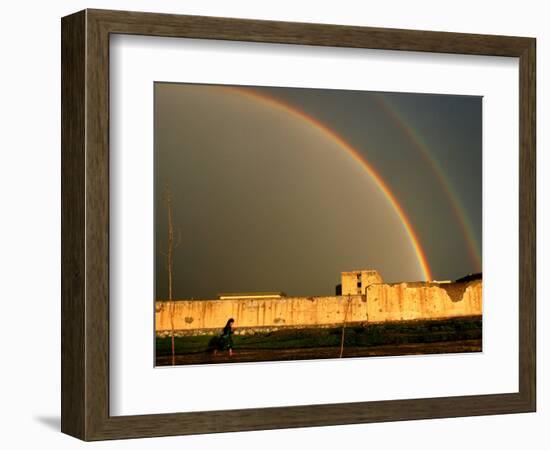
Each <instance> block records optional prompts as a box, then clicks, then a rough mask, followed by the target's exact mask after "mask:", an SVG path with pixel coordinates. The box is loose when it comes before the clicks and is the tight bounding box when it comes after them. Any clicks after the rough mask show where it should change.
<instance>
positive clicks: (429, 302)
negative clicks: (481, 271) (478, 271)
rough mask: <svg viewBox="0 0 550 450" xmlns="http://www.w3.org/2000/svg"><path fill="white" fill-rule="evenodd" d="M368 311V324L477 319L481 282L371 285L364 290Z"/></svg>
mask: <svg viewBox="0 0 550 450" xmlns="http://www.w3.org/2000/svg"><path fill="white" fill-rule="evenodd" d="M367 309H368V321H369V322H387V321H396V320H416V319H438V318H448V317H461V316H477V315H481V313H482V282H481V280H476V281H470V282H467V283H448V284H436V283H399V284H374V285H371V286H369V287H368V289H367Z"/></svg>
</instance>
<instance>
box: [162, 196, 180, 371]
mask: <svg viewBox="0 0 550 450" xmlns="http://www.w3.org/2000/svg"><path fill="white" fill-rule="evenodd" d="M164 203H165V204H166V210H167V212H168V242H167V249H166V253H163V254H164V256H166V269H167V271H168V299H167V300H168V308H169V310H168V314H169V315H170V329H171V333H170V335H171V338H172V365H173V366H174V365H175V364H176V344H175V330H174V315H175V312H176V304H175V302H174V301H173V299H174V297H173V276H172V271H173V267H174V250H175V249H176V248H177V247H178V246H179V244H180V242H181V234H180V233H179V229H178V236H177V238H176V240H175V241H174V222H173V217H172V195H171V193H170V189H168V186H166V187H165V190H164Z"/></svg>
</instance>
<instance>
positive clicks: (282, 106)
mask: <svg viewBox="0 0 550 450" xmlns="http://www.w3.org/2000/svg"><path fill="white" fill-rule="evenodd" d="M216 87H217V88H221V89H225V90H227V91H229V92H234V93H236V94H239V95H244V96H247V97H249V98H252V99H254V100H258V101H261V102H262V103H264V104H266V105H268V106H270V107H272V108H276V109H279V110H281V111H284V112H285V113H287V114H289V115H291V116H294V117H296V118H298V119H301V120H303V121H305V122H307V123H308V124H309V125H311V126H313V127H315V128H316V129H318V130H319V131H321V132H322V133H323V134H324V135H325V136H326V137H327V138H328V139H330V140H332V141H333V142H335V143H336V144H337V145H338V146H339V147H341V148H342V149H344V150H346V151H347V152H348V153H349V154H350V155H351V156H352V157H353V158H354V159H355V160H356V161H357V162H358V163H360V164H361V166H362V167H363V168H364V169H365V171H366V172H367V173H368V175H369V176H370V177H371V178H372V179H373V180H374V181H375V183H376V185H377V186H378V188H379V189H380V190H381V191H382V193H383V194H384V196H385V197H386V198H387V200H388V202H389V203H390V205H391V206H392V208H393V209H394V211H395V213H396V214H397V216H398V217H399V219H400V221H401V223H402V225H403V228H404V229H405V232H406V233H407V235H408V237H409V240H410V242H411V244H412V247H413V249H414V252H415V254H416V258H417V260H418V264H419V266H420V268H421V270H422V273H423V275H424V279H425V280H427V281H429V280H432V279H433V278H432V272H431V269H430V266H429V264H428V260H427V258H426V253H425V251H424V249H423V248H422V246H421V245H420V241H419V239H418V235H417V233H416V232H415V230H414V228H413V226H412V224H411V221H410V219H409V217H408V216H407V215H406V213H405V211H404V209H403V207H402V206H401V204H400V203H399V202H398V201H397V198H396V197H395V195H394V194H393V192H392V191H391V190H390V188H389V187H388V185H387V184H386V182H385V181H384V180H383V179H382V177H381V175H380V174H379V173H378V172H377V171H376V170H375V169H374V167H373V166H372V165H371V164H370V163H369V162H368V161H367V160H366V159H365V158H364V157H363V155H361V153H360V152H359V151H358V150H357V149H355V148H354V147H352V146H351V145H350V144H349V143H348V142H347V141H346V140H345V139H344V138H343V137H342V136H340V135H339V134H338V133H337V132H335V131H334V130H332V129H331V128H329V127H328V126H326V125H325V124H323V123H322V122H320V121H319V120H317V119H316V118H314V117H312V116H310V115H309V114H307V113H305V112H304V111H301V110H299V109H298V108H296V107H295V106H293V105H290V104H288V103H286V102H284V101H282V100H280V99H276V98H273V97H271V96H269V95H267V94H264V93H259V92H258V91H252V90H248V89H245V88H241V87H238V86H216Z"/></svg>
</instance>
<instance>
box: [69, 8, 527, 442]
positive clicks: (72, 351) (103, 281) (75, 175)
mask: <svg viewBox="0 0 550 450" xmlns="http://www.w3.org/2000/svg"><path fill="white" fill-rule="evenodd" d="M61 31H62V48H61V53H62V129H61V137H62V208H61V212H62V263H61V268H62V309H61V313H62V330H61V331H62V332H61V339H62V342H61V353H62V373H61V375H62V376H61V387H62V399H61V430H62V431H63V432H64V433H67V434H70V435H73V436H76V437H78V438H80V439H84V440H100V439H117V438H131V437H147V436H168V435H183V434H199V433H215V432H227V431H244V430H260V429H276V428H291V427H310V426H320V425H337V424H351V423H366V422H382V421H397V420H410V419H427V418H439V417H459V416H476V415H486V414H504V413H518V412H531V411H535V408H536V395H535V392H536V390H535V389H536V347H535V345H536V336H535V318H536V312H535V306H536V305H535V299H536V294H535V280H536V266H535V243H536V235H535V232H536V229H535V219H536V211H535V168H536V162H535V137H536V135H535V48H536V40H535V39H534V38H525V37H507V36H490V35H474V34H460V33H446V32H433V31H412V30H398V29H382V28H364V27H355V26H339V25H321V24H310V23H289V22H272V21H256V20H242V19H228V18H217V17H201V16H180V15H170V14H153V13H136V12H123V11H104V10H85V11H81V12H78V13H75V14H73V15H70V16H67V17H64V18H63V19H62V22H61ZM113 33H121V34H137V35H147V36H172V37H185V38H203V39H224V40H233V41H253V42H270V43H284V44H306V45H320V46H334V47H355V48H370V49H385V50H409V51H421V52H434V53H460V54H469V55H494V56H509V57H519V72H520V73H519V75H520V77H519V78H520V82H519V84H520V86H519V87H520V102H519V117H520V140H519V143H518V144H519V158H520V187H519V190H520V192H519V198H520V202H519V219H520V229H519V239H520V258H519V301H520V308H519V392H516V393H503V394H493V395H474V396H461V397H443V398H422V399H407V400H391V401H375V402H358V403H343V404H324V405H308V406H289V407H276V408H259V409H245V410H230V411H210V412H189V413H174V414H155V415H141V416H116V417H113V416H110V415H109V101H108V100H109V35H110V34H113Z"/></svg>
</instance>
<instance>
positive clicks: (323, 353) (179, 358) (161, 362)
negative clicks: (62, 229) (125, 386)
mask: <svg viewBox="0 0 550 450" xmlns="http://www.w3.org/2000/svg"><path fill="white" fill-rule="evenodd" d="M481 350H482V347H481V339H471V340H462V341H452V342H433V343H420V344H399V345H379V346H372V347H349V348H344V354H343V357H344V358H352V357H372V356H399V355H422V354H434V353H466V352H480V351H481ZM339 356H340V348H339V347H317V348H294V349H241V350H239V349H235V350H234V351H233V356H231V357H229V355H228V353H227V352H218V353H217V354H215V355H214V354H213V353H210V352H196V353H189V354H185V355H176V359H175V365H177V366H180V365H190V364H222V363H237V362H260V361H288V360H307V359H327V358H339ZM156 365H157V366H170V365H172V357H171V356H159V357H157V359H156Z"/></svg>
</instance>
